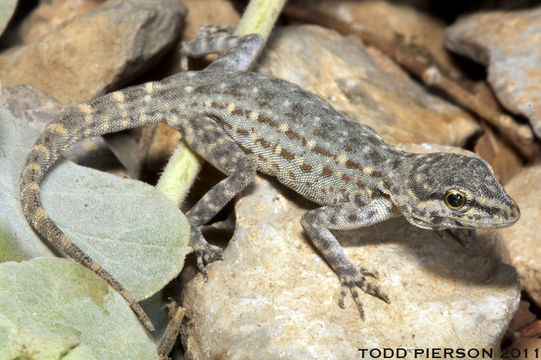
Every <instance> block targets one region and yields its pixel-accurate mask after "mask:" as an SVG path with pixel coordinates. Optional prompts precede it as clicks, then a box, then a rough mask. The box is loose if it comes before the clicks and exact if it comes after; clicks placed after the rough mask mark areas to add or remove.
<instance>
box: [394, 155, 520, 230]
mask: <svg viewBox="0 0 541 360" xmlns="http://www.w3.org/2000/svg"><path fill="white" fill-rule="evenodd" d="M415 157H416V160H415V161H414V165H413V166H412V168H411V169H409V171H408V175H407V176H406V177H405V181H404V184H403V186H404V188H403V189H402V191H401V192H400V193H401V194H400V198H398V197H397V198H396V199H395V198H394V197H393V201H395V202H396V203H397V205H398V206H399V208H400V209H401V211H402V213H403V214H404V216H405V217H406V219H407V220H408V221H409V222H410V223H412V224H414V225H416V226H419V227H422V228H428V229H449V228H499V227H505V226H509V225H512V224H514V223H515V222H516V221H517V220H518V219H519V217H520V210H519V208H518V205H517V203H516V202H515V201H514V200H513V199H511V198H510V197H509V195H508V194H507V193H506V192H505V190H504V188H503V187H502V185H501V184H500V183H499V182H498V180H496V178H495V177H494V173H493V172H492V169H491V167H490V165H488V163H486V162H485V161H484V160H481V159H479V158H475V157H469V156H465V155H458V154H449V153H432V154H422V155H420V154H417V155H415Z"/></svg>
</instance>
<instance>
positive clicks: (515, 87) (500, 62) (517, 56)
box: [446, 6, 541, 138]
mask: <svg viewBox="0 0 541 360" xmlns="http://www.w3.org/2000/svg"><path fill="white" fill-rule="evenodd" d="M540 28H541V7H540V6H537V7H529V8H527V9H524V10H512V11H511V10H509V11H505V10H494V11H486V12H480V13H474V14H472V15H468V16H465V17H463V18H461V19H459V20H458V21H457V22H456V23H455V24H454V25H453V26H451V27H450V28H448V29H447V31H446V38H447V39H446V46H447V47H448V48H449V49H451V50H453V51H455V52H457V53H460V54H462V55H465V56H468V57H470V58H472V59H473V60H475V61H477V62H480V63H481V64H484V65H487V66H488V81H489V83H490V85H491V86H492V88H493V89H494V92H495V94H496V96H497V97H498V99H499V100H500V101H501V103H502V104H503V105H504V106H505V107H506V108H507V109H509V110H510V111H512V112H514V113H516V114H521V115H524V116H526V117H527V118H528V119H529V121H530V123H531V124H532V127H533V129H534V132H535V133H536V135H537V137H540V138H541V66H539V64H540V63H541V47H540V46H539V43H540V42H541V31H539V29H540Z"/></svg>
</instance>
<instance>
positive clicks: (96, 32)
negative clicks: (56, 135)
mask: <svg viewBox="0 0 541 360" xmlns="http://www.w3.org/2000/svg"><path fill="white" fill-rule="evenodd" d="M184 14H185V8H184V7H183V6H182V5H181V4H180V3H179V2H177V1H175V0H133V1H121V0H112V1H108V2H107V3H106V4H105V5H103V6H101V7H99V8H97V9H96V10H94V11H92V12H90V13H88V14H85V15H83V16H79V17H76V18H74V19H72V20H71V21H69V22H66V23H64V24H63V25H61V26H59V27H58V28H56V29H55V30H54V31H52V32H51V33H49V34H48V35H47V36H45V37H43V38H42V39H40V40H39V41H36V42H32V43H30V44H28V45H26V46H24V47H21V48H19V49H16V50H15V51H11V52H9V53H7V54H2V55H1V56H0V78H1V79H2V85H3V86H14V85H19V84H29V85H32V86H34V87H36V88H38V89H40V90H42V91H43V92H45V93H46V94H48V95H49V96H52V97H54V98H56V99H57V100H59V101H60V102H62V103H67V102H69V101H77V102H79V101H83V100H89V99H92V98H94V97H96V96H98V95H101V94H103V93H104V92H107V91H108V90H110V89H112V88H116V87H121V86H122V85H124V84H126V82H128V81H129V80H131V79H133V78H134V76H135V75H136V74H139V73H141V72H142V71H143V70H145V69H147V68H148V67H149V66H150V65H152V64H153V63H154V62H155V61H156V60H157V59H158V58H159V56H161V55H163V53H164V52H165V51H166V50H167V49H168V48H169V47H170V46H171V44H172V43H173V42H174V41H176V39H177V37H178V34H179V31H180V28H181V21H182V18H183V15H184Z"/></svg>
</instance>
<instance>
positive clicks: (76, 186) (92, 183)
mask: <svg viewBox="0 0 541 360" xmlns="http://www.w3.org/2000/svg"><path fill="white" fill-rule="evenodd" d="M36 138H37V134H36V133H35V132H34V131H33V130H31V129H29V128H28V127H26V126H24V125H21V124H20V122H17V120H16V119H14V118H13V116H12V115H11V113H9V111H7V110H6V109H5V108H3V107H0V261H8V260H16V261H20V260H25V259H31V258H33V257H35V256H51V255H53V253H52V252H51V250H50V248H48V247H47V245H46V241H45V240H41V239H40V238H39V237H38V236H37V235H36V234H35V233H34V232H33V230H32V229H31V227H30V225H28V223H27V222H26V219H25V218H24V216H23V213H22V209H21V206H20V203H19V187H18V181H19V176H20V173H21V170H22V166H23V164H24V160H25V158H26V155H27V154H28V152H29V150H30V148H31V146H32V144H33V142H34V141H35V139H36ZM41 196H42V201H43V206H44V208H45V210H46V211H47V212H48V213H49V215H50V216H51V218H52V219H53V220H54V221H55V222H56V223H57V224H58V226H59V227H60V228H61V229H62V231H64V232H65V233H66V235H67V236H68V237H69V238H70V239H71V240H72V241H73V242H74V243H75V244H77V245H78V246H79V247H80V248H81V249H82V250H83V251H84V252H86V253H87V254H88V255H89V256H90V257H92V258H93V259H94V260H95V261H96V262H97V263H99V264H100V265H101V266H103V267H104V268H105V269H106V270H107V271H109V272H110V273H111V274H112V275H113V277H115V278H116V279H117V280H118V281H119V282H120V283H121V284H123V285H124V286H125V287H126V289H128V291H130V292H131V293H132V295H133V296H134V297H135V298H137V299H138V300H141V299H145V298H148V297H149V296H151V295H152V294H154V293H156V292H157V291H158V290H159V289H161V288H162V287H163V286H165V285H166V284H167V283H168V282H169V281H171V279H173V278H174V277H175V276H177V275H178V273H179V272H180V270H181V269H182V267H183V264H184V257H185V256H186V254H187V253H189V252H190V251H191V248H190V247H188V246H187V241H188V236H189V225H188V222H187V220H186V218H185V216H184V215H183V214H182V213H181V212H180V210H179V209H178V207H177V206H176V205H175V204H174V203H173V202H172V201H171V200H169V199H168V198H167V197H166V196H165V195H163V194H162V193H161V192H159V191H158V190H157V189H155V188H154V187H152V186H150V185H147V184H145V183H143V182H140V181H135V180H128V179H121V178H119V177H116V176H113V175H110V174H107V173H103V172H100V171H96V170H92V169H88V168H85V167H82V166H78V165H75V164H73V163H71V162H69V161H65V160H60V161H59V162H58V163H57V164H55V166H54V167H53V168H52V169H51V171H50V173H48V174H47V176H46V178H45V180H44V181H43V184H42V191H41Z"/></svg>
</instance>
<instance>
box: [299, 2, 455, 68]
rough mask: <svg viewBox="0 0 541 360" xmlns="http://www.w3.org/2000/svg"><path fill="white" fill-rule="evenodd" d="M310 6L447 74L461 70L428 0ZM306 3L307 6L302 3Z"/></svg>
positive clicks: (440, 22)
mask: <svg viewBox="0 0 541 360" xmlns="http://www.w3.org/2000/svg"><path fill="white" fill-rule="evenodd" d="M294 3H296V4H300V5H301V6H302V5H303V4H308V3H309V4H310V8H311V9H315V10H318V11H321V12H323V13H324V14H327V15H328V16H331V17H333V18H337V19H341V20H342V21H346V22H348V23H350V24H352V25H354V26H357V27H360V28H361V29H363V30H366V31H368V32H370V33H372V34H374V35H377V36H378V37H379V38H381V39H383V40H385V41H387V42H389V43H392V44H393V45H395V46H397V47H400V48H405V49H407V50H410V51H411V52H413V53H415V54H419V55H421V56H423V57H424V58H426V59H428V60H433V61H435V62H436V63H437V64H438V66H439V67H440V68H442V69H443V70H444V71H445V72H446V73H447V74H449V75H452V76H459V75H460V74H461V71H460V69H459V68H457V67H456V65H455V64H454V63H453V61H452V59H451V56H450V54H449V52H447V51H446V50H445V46H444V42H445V36H444V31H445V23H444V22H443V21H442V20H441V19H439V18H437V17H435V16H432V15H430V8H429V7H430V5H429V2H427V1H386V0H363V1H350V0H309V1H304V0H301V1H297V2H294ZM304 6H306V5H304Z"/></svg>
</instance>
